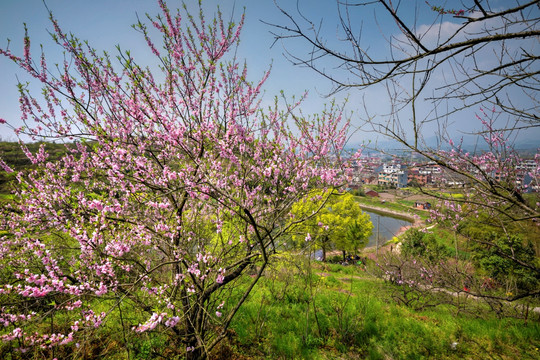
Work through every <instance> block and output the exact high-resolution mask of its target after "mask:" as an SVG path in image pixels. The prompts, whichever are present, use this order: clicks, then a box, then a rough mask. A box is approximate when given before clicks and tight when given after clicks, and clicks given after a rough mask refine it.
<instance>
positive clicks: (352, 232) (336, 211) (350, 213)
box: [290, 190, 373, 261]
mask: <svg viewBox="0 0 540 360" xmlns="http://www.w3.org/2000/svg"><path fill="white" fill-rule="evenodd" d="M291 215H292V217H291V220H290V222H291V223H292V224H295V223H296V222H297V219H298V218H300V219H302V218H307V219H308V220H307V221H304V222H303V223H302V224H301V225H298V226H296V227H295V233H294V235H293V237H292V240H293V241H294V242H295V244H297V246H302V247H303V246H304V245H306V244H307V245H308V246H311V245H312V244H314V245H315V246H316V247H318V248H320V249H322V251H323V261H326V252H327V251H328V250H330V249H332V248H337V249H339V250H342V251H343V252H344V253H345V252H346V251H348V252H352V253H356V252H357V251H358V250H359V249H363V248H364V247H365V246H366V245H367V242H368V240H369V237H370V236H371V233H372V231H373V224H372V223H371V221H370V219H369V215H368V214H365V213H363V212H362V209H361V208H360V206H359V205H358V203H357V202H356V201H355V200H354V197H353V196H352V195H351V194H349V193H334V192H332V190H329V191H326V192H323V191H320V190H317V191H313V192H311V193H310V194H308V195H307V196H306V197H304V198H303V199H301V200H300V201H298V202H296V203H295V204H293V206H292V209H291Z"/></svg>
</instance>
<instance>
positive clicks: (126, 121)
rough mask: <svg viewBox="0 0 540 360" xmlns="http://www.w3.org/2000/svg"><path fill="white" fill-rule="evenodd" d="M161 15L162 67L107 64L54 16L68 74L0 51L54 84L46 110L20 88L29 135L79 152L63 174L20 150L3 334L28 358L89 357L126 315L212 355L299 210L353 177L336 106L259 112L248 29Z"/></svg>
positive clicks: (122, 60) (157, 23)
mask: <svg viewBox="0 0 540 360" xmlns="http://www.w3.org/2000/svg"><path fill="white" fill-rule="evenodd" d="M159 5H160V7H161V10H162V13H161V15H160V16H157V17H155V18H153V17H148V19H149V21H150V24H151V25H152V27H153V29H152V28H151V27H149V28H147V26H146V25H145V24H144V23H142V22H139V23H138V24H136V26H135V27H136V29H138V30H139V31H140V32H141V33H142V36H143V37H144V39H145V40H146V43H147V45H148V47H149V49H150V50H151V52H152V53H153V55H154V56H155V59H157V60H158V62H159V71H152V70H151V69H150V68H149V67H146V68H145V67H142V66H140V65H139V64H137V63H136V61H135V59H134V58H133V57H132V56H131V55H130V53H129V52H121V51H120V50H118V51H119V55H118V57H117V58H116V59H114V58H112V57H111V56H110V55H109V54H107V53H102V54H101V53H98V52H97V51H96V50H95V49H93V48H92V47H90V46H89V45H88V44H87V43H85V42H81V41H79V40H78V39H77V38H76V37H74V36H73V35H71V34H67V33H65V32H64V31H63V30H62V29H61V28H60V27H59V25H58V23H57V21H56V20H55V19H54V17H53V16H52V15H51V21H52V24H53V26H54V31H53V32H52V36H53V39H54V40H55V41H56V43H57V44H58V45H59V47H60V48H61V50H62V51H63V52H64V53H65V61H64V63H63V64H60V65H58V66H57V69H56V70H55V71H52V70H50V69H49V68H48V63H47V61H46V58H45V56H44V55H43V54H41V56H40V61H38V62H37V63H36V62H35V61H34V57H33V56H32V53H31V51H30V39H29V37H28V36H26V37H25V38H24V54H23V56H17V55H15V54H13V53H12V52H11V51H10V50H9V49H2V50H0V53H1V54H2V55H3V56H6V57H8V58H10V59H11V60H13V61H14V62H15V63H17V64H18V65H19V66H20V67H21V68H22V69H24V70H26V72H27V73H28V74H30V75H32V76H33V77H34V78H35V79H36V80H37V81H38V82H40V83H41V84H42V85H43V91H42V95H43V96H42V98H39V99H38V98H35V97H33V96H32V95H31V94H30V92H29V91H28V90H27V89H26V88H25V87H24V86H22V85H21V86H20V88H19V90H20V104H21V110H22V119H23V120H24V121H25V124H26V125H25V126H24V127H22V128H19V129H17V130H18V131H19V132H21V133H25V134H28V135H30V136H33V137H34V138H35V139H43V138H44V137H52V138H55V139H58V140H65V141H66V154H65V156H63V157H62V159H61V160H60V161H57V162H52V161H48V159H47V157H48V156H47V153H46V151H45V150H44V148H41V150H40V151H38V152H36V153H31V152H30V151H28V150H26V148H25V146H24V144H22V145H21V146H22V148H23V149H25V151H26V155H27V156H28V158H29V159H30V160H31V161H32V163H33V164H35V165H36V169H35V170H33V171H31V172H28V173H24V174H23V173H19V174H18V175H17V181H18V186H17V189H16V196H15V200H14V201H13V202H11V203H10V204H9V205H5V206H3V208H2V209H1V215H0V219H1V220H0V222H1V229H0V231H1V233H0V273H1V277H0V278H1V283H0V323H1V324H2V327H1V329H0V339H1V340H2V341H4V342H10V343H11V344H13V347H14V348H18V349H20V350H21V351H24V350H25V349H28V348H35V349H36V348H37V349H40V348H41V349H42V350H40V351H49V352H51V351H54V349H57V348H58V347H59V346H63V345H66V346H71V345H74V344H78V343H79V342H82V339H83V338H85V337H86V336H89V335H88V334H90V333H91V331H92V329H95V328H99V327H100V326H102V325H103V324H106V322H107V321H108V319H109V318H110V317H112V316H113V315H112V314H114V313H116V312H118V311H120V314H122V313H121V310H122V307H124V306H131V308H135V309H137V310H138V311H139V312H140V314H142V315H141V316H140V318H139V320H140V321H137V323H135V324H128V323H124V322H123V323H122V327H123V329H124V330H126V329H127V330H129V331H134V332H148V331H158V330H159V331H160V332H164V333H166V334H168V335H169V336H170V337H171V340H172V341H174V342H175V344H176V346H177V347H178V348H181V349H183V350H182V351H185V354H186V356H187V357H188V358H202V357H205V356H207V354H208V352H209V351H210V350H212V348H213V347H214V346H215V345H216V344H217V343H218V342H219V341H220V340H221V339H222V338H223V337H224V336H225V334H226V330H227V328H228V326H229V325H230V323H231V320H232V319H233V317H234V315H235V313H236V312H237V310H238V309H239V307H240V306H241V305H242V303H243V302H244V301H245V300H246V298H247V297H248V295H249V293H250V291H251V290H252V289H253V287H254V286H255V284H256V283H257V281H258V280H259V278H260V277H261V276H262V275H263V272H264V270H265V267H266V265H267V264H268V262H269V260H270V259H271V256H272V254H274V253H275V252H276V251H277V249H278V248H279V242H280V238H281V237H282V236H283V235H284V234H286V233H287V232H288V231H289V227H290V226H294V225H296V224H292V225H291V224H290V223H288V222H287V221H285V220H284V219H288V213H289V209H290V206H291V205H292V204H293V203H295V202H296V201H298V200H299V199H300V198H302V197H303V196H305V194H306V193H308V191H309V190H310V189H313V188H322V189H329V188H334V187H339V186H340V185H341V184H342V183H343V181H344V179H345V176H347V172H348V166H347V164H346V162H345V161H342V160H343V159H342V155H341V153H342V149H343V146H344V143H345V138H346V132H347V126H348V122H347V121H346V120H343V119H342V116H341V111H340V108H339V107H337V106H334V105H332V106H330V107H329V108H327V110H326V111H324V112H322V113H321V114H320V115H317V116H313V117H308V118H306V117H302V116H300V115H298V114H297V107H298V104H299V103H294V104H290V103H288V102H284V105H281V104H282V102H280V101H278V100H276V101H275V103H274V105H272V106H270V107H268V109H262V108H261V106H260V90H261V86H262V85H263V83H264V81H265V79H266V77H267V76H268V74H265V75H264V76H263V78H262V80H260V81H258V82H255V83H252V82H248V80H247V71H246V67H245V65H244V66H241V65H240V64H239V63H238V61H237V59H236V57H235V55H234V49H235V47H236V46H237V43H238V39H239V35H240V30H241V28H242V24H243V17H242V19H241V21H240V22H239V23H238V24H234V23H225V22H223V20H222V16H221V13H219V11H218V12H217V15H216V17H215V18H214V19H212V20H211V21H209V22H207V21H206V19H205V17H204V15H203V12H202V10H201V11H200V13H199V14H198V16H192V15H190V14H189V13H188V12H187V10H186V8H185V6H184V10H183V11H176V12H172V11H171V10H169V8H168V7H167V5H166V4H165V2H164V1H163V0H159ZM184 13H185V15H183V14H184ZM156 31H157V32H159V33H160V34H161V36H162V40H161V42H160V43H157V42H155V41H154V40H153V39H152V36H151V34H153V32H156ZM231 50H232V51H231ZM158 79H159V81H158ZM2 122H3V123H5V122H6V120H2ZM3 126H6V125H3ZM1 164H2V167H3V169H4V171H8V172H9V171H11V169H10V168H9V166H8V165H7V164H6V163H4V162H1ZM302 220H303V219H297V223H298V222H301V221H302ZM248 271H249V273H250V275H251V276H243V275H245V274H246V273H247V272H248ZM233 288H234V289H235V296H233V295H231V294H232V293H231V289H233ZM240 289H241V291H240Z"/></svg>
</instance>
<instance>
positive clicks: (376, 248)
mask: <svg viewBox="0 0 540 360" xmlns="http://www.w3.org/2000/svg"><path fill="white" fill-rule="evenodd" d="M380 222H381V216H380V215H377V243H376V244H375V256H376V257H377V258H378V257H379V223H380Z"/></svg>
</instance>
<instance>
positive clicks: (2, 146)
mask: <svg viewBox="0 0 540 360" xmlns="http://www.w3.org/2000/svg"><path fill="white" fill-rule="evenodd" d="M42 144H45V149H46V150H47V153H48V154H49V159H50V160H52V161H54V160H58V159H60V158H61V157H62V155H63V154H65V152H66V146H65V144H54V143H30V144H26V146H27V147H28V149H29V150H30V151H31V152H32V153H35V152H36V151H37V150H38V149H39V147H40V146H41V145H42ZM0 158H1V159H2V160H3V161H4V162H5V163H6V164H8V166H9V167H10V168H12V169H13V170H15V171H24V170H29V169H32V168H33V167H34V166H33V165H32V163H31V161H30V160H29V159H28V158H27V157H26V155H25V154H24V152H23V151H22V149H21V147H20V145H19V144H18V143H16V142H6V141H2V142H0ZM14 177H15V173H11V174H9V173H7V172H6V171H4V170H3V169H0V193H4V194H5V193H9V192H10V186H9V182H11V181H12V180H13V179H14Z"/></svg>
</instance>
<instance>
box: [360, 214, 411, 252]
mask: <svg viewBox="0 0 540 360" xmlns="http://www.w3.org/2000/svg"><path fill="white" fill-rule="evenodd" d="M362 211H363V212H364V213H367V214H368V215H369V216H370V217H371V222H372V223H373V235H371V237H370V238H369V242H368V245H367V247H371V246H375V245H376V244H377V224H378V227H379V245H382V244H384V243H385V242H387V241H388V240H391V239H392V237H394V236H396V235H397V234H398V233H399V231H400V229H401V228H403V227H405V226H410V225H412V224H413V222H412V221H410V220H405V219H403V218H396V217H391V216H388V215H384V214H379V213H376V212H372V211H366V210H362Z"/></svg>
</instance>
